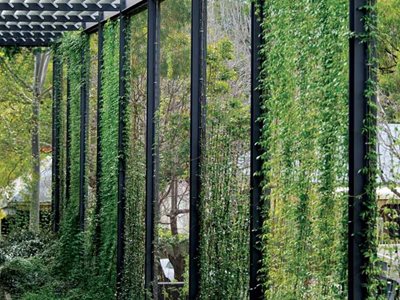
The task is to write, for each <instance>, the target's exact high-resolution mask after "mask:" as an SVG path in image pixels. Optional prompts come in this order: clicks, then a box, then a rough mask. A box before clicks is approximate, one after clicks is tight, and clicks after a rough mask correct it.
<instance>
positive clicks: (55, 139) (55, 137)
mask: <svg viewBox="0 0 400 300" xmlns="http://www.w3.org/2000/svg"><path fill="white" fill-rule="evenodd" d="M53 55H54V56H53V111H52V115H53V120H52V121H53V122H52V124H53V130H52V179H53V184H52V186H53V201H52V209H53V213H52V215H53V231H54V232H58V231H59V228H60V199H61V174H60V172H61V170H60V145H61V144H60V121H61V98H62V84H61V80H62V64H61V60H60V58H59V57H58V53H57V48H56V49H55V51H54V54H53Z"/></svg>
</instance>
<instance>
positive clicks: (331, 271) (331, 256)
mask: <svg viewBox="0 0 400 300" xmlns="http://www.w3.org/2000/svg"><path fill="white" fill-rule="evenodd" d="M264 12H265V19H264V20H265V21H264V24H263V32H264V41H265V44H264V46H263V49H262V51H261V53H262V56H263V60H264V61H265V63H264V64H263V69H262V76H263V78H262V85H261V88H262V90H263V95H264V99H263V109H264V114H263V116H262V121H263V125H264V128H263V136H262V142H261V143H262V146H263V147H264V149H265V154H264V155H263V157H262V158H263V160H264V165H263V173H264V178H265V186H264V190H265V198H266V203H268V210H267V211H266V221H265V224H264V236H263V238H264V241H265V242H264V249H263V250H264V255H265V259H264V269H265V270H264V278H265V291H266V297H267V299H342V298H345V295H346V280H347V274H346V272H345V271H344V270H346V269H347V263H346V262H347V250H346V249H347V243H345V242H344V241H345V240H346V230H347V190H346V187H347V186H348V184H347V167H346V166H347V129H348V121H347V116H348V109H347V107H348V97H347V91H348V87H347V82H348V76H347V70H348V65H347V55H348V52H347V49H348V33H347V26H348V16H347V12H348V9H347V2H346V1H343V0H331V1H323V2H315V1H310V0H301V1H296V2H295V3H294V2H293V1H287V0H282V1H275V0H267V1H265V6H264Z"/></svg>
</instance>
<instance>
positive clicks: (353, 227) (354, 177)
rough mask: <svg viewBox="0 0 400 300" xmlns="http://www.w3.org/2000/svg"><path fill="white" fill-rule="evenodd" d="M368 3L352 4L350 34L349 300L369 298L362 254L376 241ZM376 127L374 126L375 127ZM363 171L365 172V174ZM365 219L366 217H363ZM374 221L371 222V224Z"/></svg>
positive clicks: (365, 259) (366, 0)
mask: <svg viewBox="0 0 400 300" xmlns="http://www.w3.org/2000/svg"><path fill="white" fill-rule="evenodd" d="M370 4H371V1H369V0H351V1H350V30H351V32H353V33H354V34H353V35H352V37H351V39H350V74H349V75H350V82H349V102H350V103H349V105H350V118H349V134H350V140H349V232H348V243H349V246H348V251H349V253H348V267H349V274H348V285H349V287H348V288H349V296H348V298H349V300H353V299H354V300H358V299H366V298H367V286H366V285H367V282H368V277H367V275H366V274H365V272H364V270H365V267H366V266H367V265H368V264H370V263H372V262H370V261H369V258H368V257H366V256H365V255H364V254H363V251H364V250H365V248H366V247H368V245H371V243H373V241H368V240H366V239H365V238H366V236H365V233H366V232H367V231H368V230H371V229H372V230H374V229H373V228H371V226H373V225H371V224H375V221H374V220H366V217H365V215H368V214H369V212H370V210H371V208H370V207H368V204H371V201H374V199H371V198H370V197H371V195H370V194H369V193H368V192H367V188H368V186H370V184H371V182H372V181H374V180H375V178H372V177H373V176H372V175H371V174H369V173H368V172H365V170H366V169H369V166H371V164H374V161H373V158H372V156H371V155H370V154H372V151H375V149H373V148H372V147H371V145H370V144H371V142H372V141H373V140H375V137H371V136H370V135H371V133H372V132H369V130H365V129H366V128H365V126H366V125H368V124H367V123H368V122H366V120H368V118H369V117H370V116H371V114H370V113H371V111H370V108H369V105H368V101H369V98H368V97H369V96H367V95H366V90H367V89H368V88H369V87H368V85H367V82H368V81H369V80H370V79H373V78H372V77H371V73H370V65H369V54H368V52H369V51H368V47H369V46H370V45H371V44H370V41H367V40H365V39H366V36H365V33H366V27H367V26H365V24H364V21H363V20H365V18H366V17H369V16H370V15H369V11H368V10H367V9H366V7H367V5H370ZM373 126H375V125H373ZM362 170H363V171H362ZM363 216H364V217H363ZM371 221H372V222H371Z"/></svg>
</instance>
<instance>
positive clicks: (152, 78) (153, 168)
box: [145, 0, 160, 297]
mask: <svg viewBox="0 0 400 300" xmlns="http://www.w3.org/2000/svg"><path fill="white" fill-rule="evenodd" d="M147 9H148V23H147V28H148V31H147V32H148V36H147V45H148V46H147V117H146V122H147V124H146V241H145V249H146V254H145V289H146V292H147V294H150V295H154V294H155V287H154V286H153V283H154V280H155V275H154V274H155V273H154V266H155V260H154V235H155V204H156V201H157V199H158V195H157V180H156V176H157V159H158V157H157V149H156V148H157V146H156V117H157V116H156V113H157V111H158V107H159V103H160V73H159V61H160V47H159V45H160V22H159V14H160V1H158V0H148V1H147ZM146 297H147V296H146Z"/></svg>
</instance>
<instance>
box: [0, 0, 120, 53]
mask: <svg viewBox="0 0 400 300" xmlns="http://www.w3.org/2000/svg"><path fill="white" fill-rule="evenodd" d="M120 10H121V6H120V1H119V0H55V1H51V0H0V47H2V46H27V47H32V46H49V45H50V44H51V43H53V42H54V41H56V39H57V38H58V37H59V36H60V35H61V34H62V32H64V31H74V30H79V29H81V28H83V29H85V28H86V27H90V26H93V25H94V24H97V23H98V22H100V21H102V20H103V16H104V15H105V14H107V15H110V14H111V15H112V14H115V13H118V12H120Z"/></svg>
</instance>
